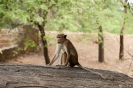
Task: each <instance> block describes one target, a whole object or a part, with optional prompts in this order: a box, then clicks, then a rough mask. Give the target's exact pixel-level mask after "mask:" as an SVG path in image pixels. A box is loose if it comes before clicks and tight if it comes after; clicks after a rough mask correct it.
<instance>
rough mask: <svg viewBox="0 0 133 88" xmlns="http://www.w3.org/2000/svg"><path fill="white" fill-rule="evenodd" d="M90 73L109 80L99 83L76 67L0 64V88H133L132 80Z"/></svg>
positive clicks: (121, 75) (89, 73)
mask: <svg viewBox="0 0 133 88" xmlns="http://www.w3.org/2000/svg"><path fill="white" fill-rule="evenodd" d="M88 69H89V68H88ZM90 70H92V71H95V72H99V73H101V74H102V75H104V76H106V77H112V78H109V79H102V78H101V77H100V76H99V75H96V74H93V73H91V72H89V71H86V70H83V69H81V68H79V67H73V68H71V67H60V66H36V65H17V64H8V63H1V64H0V88H133V79H132V78H130V77H128V76H127V75H124V74H121V73H117V72H111V71H105V70H97V69H90Z"/></svg>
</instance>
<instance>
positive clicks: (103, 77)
mask: <svg viewBox="0 0 133 88" xmlns="http://www.w3.org/2000/svg"><path fill="white" fill-rule="evenodd" d="M77 66H78V67H80V68H82V69H83V70H86V71H89V72H90V73H92V74H96V75H99V76H100V77H101V78H102V79H106V77H105V76H103V75H102V74H101V73H99V72H95V71H92V70H90V69H88V68H85V67H83V66H82V65H80V64H79V63H78V65H77Z"/></svg>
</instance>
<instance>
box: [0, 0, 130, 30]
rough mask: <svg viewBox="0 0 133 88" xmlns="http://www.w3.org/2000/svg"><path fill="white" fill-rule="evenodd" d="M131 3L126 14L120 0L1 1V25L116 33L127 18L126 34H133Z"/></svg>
mask: <svg viewBox="0 0 133 88" xmlns="http://www.w3.org/2000/svg"><path fill="white" fill-rule="evenodd" d="M132 8H133V5H132V4H131V5H130V12H129V14H127V15H126V16H125V15H124V12H123V4H121V3H120V1H119V0H58V2H57V0H0V17H1V19H0V27H4V26H7V25H8V24H10V23H11V22H14V21H16V20H18V19H19V20H20V23H22V24H32V25H35V26H36V23H39V24H41V25H42V24H44V22H47V23H46V24H45V29H46V30H57V31H73V32H77V31H83V32H98V27H99V25H102V26H103V29H104V31H108V32H111V33H119V30H120V29H121V26H122V24H123V18H124V17H126V20H127V22H126V27H127V29H126V31H125V32H126V33H133V32H132V28H133V25H132V24H131V23H132V20H133V16H132V15H133V13H132V12H133V9H132Z"/></svg>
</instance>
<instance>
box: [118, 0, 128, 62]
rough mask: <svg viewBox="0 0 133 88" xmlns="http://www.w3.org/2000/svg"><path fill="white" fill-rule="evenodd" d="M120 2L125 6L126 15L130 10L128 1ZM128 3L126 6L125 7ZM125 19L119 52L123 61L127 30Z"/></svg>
mask: <svg viewBox="0 0 133 88" xmlns="http://www.w3.org/2000/svg"><path fill="white" fill-rule="evenodd" d="M120 2H121V3H122V4H123V6H124V12H125V14H127V10H128V3H127V2H128V0H125V2H123V1H122V0H120ZM125 3H126V5H125ZM125 23H126V22H125V18H124V22H123V26H122V28H121V31H120V51H119V59H123V58H124V30H125Z"/></svg>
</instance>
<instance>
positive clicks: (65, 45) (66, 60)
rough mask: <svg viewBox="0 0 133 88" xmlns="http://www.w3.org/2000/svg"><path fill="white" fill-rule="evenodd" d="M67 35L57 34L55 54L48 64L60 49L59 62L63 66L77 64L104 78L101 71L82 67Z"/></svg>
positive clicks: (55, 58) (53, 60)
mask: <svg viewBox="0 0 133 88" xmlns="http://www.w3.org/2000/svg"><path fill="white" fill-rule="evenodd" d="M66 37H67V35H65V34H58V35H57V45H56V50H55V55H54V58H53V59H52V61H51V62H50V63H49V65H52V64H53V63H54V62H55V61H56V60H57V59H58V57H59V53H60V51H61V50H62V51H63V53H62V54H61V60H60V64H61V65H64V66H70V67H74V66H75V65H77V66H78V67H80V68H82V69H84V70H87V71H89V72H91V73H93V74H96V75H99V76H101V78H103V79H106V78H105V76H103V75H102V74H101V73H98V72H94V71H91V70H89V69H87V68H84V67H82V65H80V63H79V62H78V53H77V50H76V48H75V47H74V45H73V44H72V42H71V41H70V40H69V39H67V38H66Z"/></svg>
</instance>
